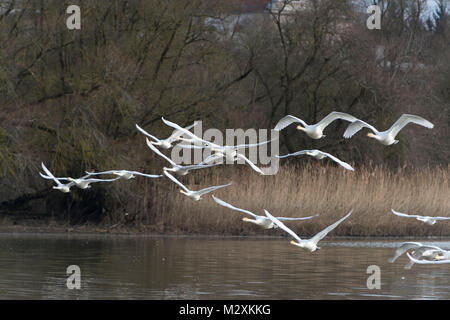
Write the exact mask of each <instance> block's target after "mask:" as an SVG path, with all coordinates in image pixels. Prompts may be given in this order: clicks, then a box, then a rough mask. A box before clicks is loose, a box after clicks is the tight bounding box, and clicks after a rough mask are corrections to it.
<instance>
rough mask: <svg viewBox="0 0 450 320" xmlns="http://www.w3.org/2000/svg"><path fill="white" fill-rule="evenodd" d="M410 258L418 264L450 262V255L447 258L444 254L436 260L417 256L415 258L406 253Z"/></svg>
mask: <svg viewBox="0 0 450 320" xmlns="http://www.w3.org/2000/svg"><path fill="white" fill-rule="evenodd" d="M406 255H407V256H408V258H409V260H411V261H412V262H413V263H417V264H444V263H450V255H449V256H448V257H447V258H444V257H442V256H438V257H436V260H418V259H416V258H413V257H412V256H411V255H410V254H409V253H406Z"/></svg>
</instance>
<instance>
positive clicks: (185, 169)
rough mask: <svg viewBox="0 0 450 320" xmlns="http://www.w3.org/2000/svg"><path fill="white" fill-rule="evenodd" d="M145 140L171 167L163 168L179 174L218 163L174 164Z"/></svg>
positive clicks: (185, 173) (182, 174)
mask: <svg viewBox="0 0 450 320" xmlns="http://www.w3.org/2000/svg"><path fill="white" fill-rule="evenodd" d="M145 140H146V141H147V146H148V147H149V148H150V149H152V151H153V152H155V153H156V154H157V155H159V156H160V157H161V158H164V159H166V160H167V161H168V162H169V163H170V164H171V165H172V168H167V167H164V170H165V171H171V172H173V173H175V174H177V175H179V176H184V175H187V174H188V173H189V171H190V170H197V169H203V168H209V167H213V166H217V165H219V163H213V164H202V163H199V164H193V165H188V166H182V165H179V164H176V163H175V162H174V161H173V160H172V159H170V158H169V157H166V156H165V155H164V154H163V153H162V152H161V151H159V150H158V149H157V148H156V147H155V146H153V144H151V142H150V141H149V140H148V139H147V138H146V139H145Z"/></svg>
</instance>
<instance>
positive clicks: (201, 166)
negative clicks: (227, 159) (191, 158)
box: [180, 163, 221, 170]
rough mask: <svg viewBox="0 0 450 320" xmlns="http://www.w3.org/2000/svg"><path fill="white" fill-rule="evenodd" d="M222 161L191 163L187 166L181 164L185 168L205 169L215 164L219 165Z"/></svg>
mask: <svg viewBox="0 0 450 320" xmlns="http://www.w3.org/2000/svg"><path fill="white" fill-rule="evenodd" d="M220 164H221V163H211V164H202V163H199V164H191V165H187V166H180V168H183V169H185V170H197V169H203V168H209V167H214V166H218V165H220Z"/></svg>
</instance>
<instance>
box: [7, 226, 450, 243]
mask: <svg viewBox="0 0 450 320" xmlns="http://www.w3.org/2000/svg"><path fill="white" fill-rule="evenodd" d="M146 229H148V230H142V229H140V230H138V228H136V227H128V228H127V227H118V228H114V229H111V227H103V226H95V225H78V226H70V227H67V226H63V225H60V226H26V225H1V226H0V235H7V234H24V235H26V234H28V235H32V234H42V235H75V236H114V237H133V238H135V237H143V238H146V237H148V238H151V237H167V238H208V239H255V240H258V239H287V238H289V236H281V235H269V234H241V235H234V234H218V233H186V232H181V231H180V232H177V231H170V232H159V231H155V230H151V229H152V228H146ZM265 232H267V231H265ZM365 239H368V240H371V239H377V240H387V241H388V240H416V241H417V239H426V240H437V239H439V240H442V241H445V240H447V239H448V240H449V241H450V237H449V236H424V235H418V236H379V235H351V236H345V235H335V236H327V239H324V240H358V241H363V240H365Z"/></svg>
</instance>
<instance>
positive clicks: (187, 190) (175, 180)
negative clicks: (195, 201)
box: [163, 170, 190, 192]
mask: <svg viewBox="0 0 450 320" xmlns="http://www.w3.org/2000/svg"><path fill="white" fill-rule="evenodd" d="M163 171H164V174H165V175H166V177H168V178H169V179H170V180H172V181H173V182H175V183H176V184H177V185H179V186H180V187H181V188H182V189H183V190H184V191H186V192H190V190H189V189H188V188H186V187H185V186H184V184H182V183H181V182H180V181H178V180H177V179H176V178H175V177H174V176H172V175H171V174H170V173H168V172H167V171H166V170H163Z"/></svg>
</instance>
